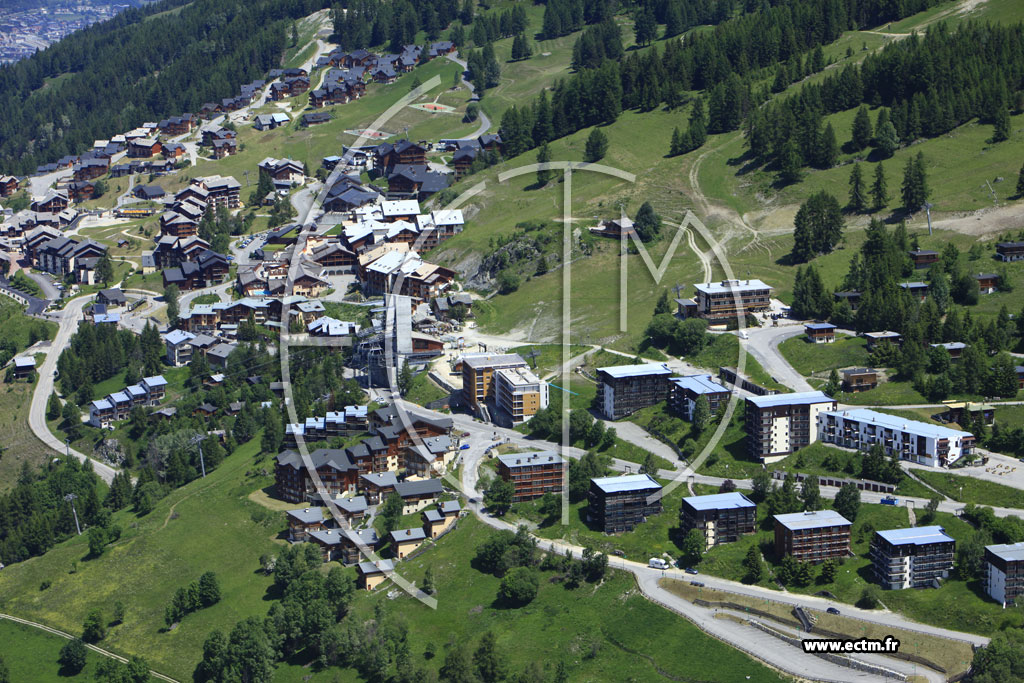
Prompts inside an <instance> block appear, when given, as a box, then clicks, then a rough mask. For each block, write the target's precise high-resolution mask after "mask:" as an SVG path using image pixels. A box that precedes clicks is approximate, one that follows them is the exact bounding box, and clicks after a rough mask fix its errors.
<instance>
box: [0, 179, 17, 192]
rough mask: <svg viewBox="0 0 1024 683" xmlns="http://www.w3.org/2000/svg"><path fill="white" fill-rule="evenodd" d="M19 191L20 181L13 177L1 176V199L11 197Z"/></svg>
mask: <svg viewBox="0 0 1024 683" xmlns="http://www.w3.org/2000/svg"><path fill="white" fill-rule="evenodd" d="M17 191H18V179H17V178H15V177H14V176H12V175H0V197H10V196H11V195H12V194H14V193H15V192H17Z"/></svg>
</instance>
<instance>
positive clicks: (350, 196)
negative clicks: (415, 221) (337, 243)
mask: <svg viewBox="0 0 1024 683" xmlns="http://www.w3.org/2000/svg"><path fill="white" fill-rule="evenodd" d="M378 197H380V192H379V191H378V190H377V189H376V188H374V187H373V186H372V185H362V184H361V183H360V182H359V181H358V180H353V179H352V178H349V177H347V176H346V177H343V178H342V179H341V180H339V181H338V182H336V183H335V184H334V185H333V186H332V187H331V189H330V190H328V191H327V196H326V197H325V198H324V205H323V206H324V210H325V211H334V212H345V211H352V210H354V209H358V208H359V207H361V206H366V205H367V204H372V203H374V202H376V201H377V198H378ZM418 212H419V211H418V209H417V213H418Z"/></svg>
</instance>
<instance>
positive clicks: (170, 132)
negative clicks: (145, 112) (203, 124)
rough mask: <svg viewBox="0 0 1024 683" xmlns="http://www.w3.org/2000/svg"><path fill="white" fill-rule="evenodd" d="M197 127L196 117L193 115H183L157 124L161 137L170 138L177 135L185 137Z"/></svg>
mask: <svg viewBox="0 0 1024 683" xmlns="http://www.w3.org/2000/svg"><path fill="white" fill-rule="evenodd" d="M195 126H196V117H195V115H193V114H182V115H181V116H171V117H170V118H166V119H164V120H163V121H161V122H160V123H158V124H157V129H158V130H159V131H160V134H161V135H166V136H168V137H174V136H176V135H185V134H186V133H191V132H192V129H193V128H195Z"/></svg>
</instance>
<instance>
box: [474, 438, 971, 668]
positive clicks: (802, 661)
mask: <svg viewBox="0 0 1024 683" xmlns="http://www.w3.org/2000/svg"><path fill="white" fill-rule="evenodd" d="M477 429H478V431H479V425H477ZM471 443H472V441H471ZM463 453H464V454H465V455H463V456H462V458H463V467H462V471H461V474H462V489H463V492H464V493H465V494H466V495H467V496H468V497H469V506H470V509H472V511H473V513H474V514H475V515H476V516H477V517H478V518H479V519H481V520H482V521H483V522H484V523H485V524H487V525H489V526H492V527H494V528H497V529H510V530H511V529H513V527H512V525H511V524H508V523H506V522H504V521H502V520H500V519H496V518H494V517H492V516H490V515H489V514H486V512H485V511H484V509H483V508H482V506H481V499H482V494H481V492H480V491H479V490H478V482H479V473H478V467H479V464H480V460H481V458H482V457H483V452H482V450H479V449H471V450H469V451H463ZM538 546H539V547H540V548H541V549H542V550H546V551H550V552H555V553H558V554H560V555H564V554H566V553H567V552H571V553H572V554H573V555H575V556H576V557H579V556H580V555H581V554H582V552H583V549H582V548H581V547H578V546H573V545H571V544H566V543H563V542H560V541H549V540H546V539H538ZM609 566H611V567H613V568H616V569H621V570H623V571H628V572H630V573H632V574H633V575H634V576H635V577H636V580H637V585H638V587H639V588H640V591H641V592H642V593H643V595H644V596H645V597H647V598H648V599H650V600H652V601H653V602H656V603H658V604H661V605H662V606H664V607H666V608H668V609H670V610H672V611H674V612H676V613H678V614H680V615H681V616H683V617H685V618H687V619H688V620H690V621H691V622H693V623H694V624H696V625H697V626H698V627H700V628H701V630H703V631H705V632H706V633H708V634H710V635H712V636H714V637H716V638H719V639H720V640H723V641H725V642H726V643H728V644H730V645H732V646H734V647H736V648H738V649H740V650H743V651H745V652H747V653H748V654H750V655H751V656H753V657H756V658H757V659H760V660H762V661H764V662H765V663H767V664H769V665H770V666H773V667H775V668H777V669H780V670H782V671H785V672H787V673H789V674H791V675H793V676H796V677H798V678H801V679H819V680H831V681H870V680H875V678H876V677H874V676H871V675H868V674H864V673H861V672H858V671H854V670H852V669H849V668H847V667H843V666H838V665H835V664H832V663H831V662H828V661H826V660H823V659H821V658H819V657H816V656H814V655H809V654H806V653H804V652H803V651H802V650H799V649H797V648H796V647H791V646H787V645H785V644H784V643H782V642H781V641H779V640H778V639H776V638H774V637H772V636H770V635H768V634H766V633H764V632H762V631H759V630H757V629H755V628H753V627H751V626H747V625H744V624H740V623H737V622H734V621H731V620H726V619H717V618H715V611H713V610H709V609H705V608H703V607H699V606H697V605H694V604H693V603H691V602H689V601H687V600H684V599H683V598H681V597H679V596H677V595H675V594H674V593H671V592H669V591H668V590H666V589H665V588H663V587H662V586H661V585H660V584H659V580H660V579H662V578H674V579H679V580H687V578H688V577H687V575H686V574H685V573H683V572H681V571H679V570H668V571H660V570H655V569H651V568H649V567H647V566H645V565H643V564H640V563H637V562H631V561H628V560H624V559H621V558H617V557H611V558H609ZM701 581H702V582H704V583H705V584H706V585H708V586H710V587H714V588H719V589H720V590H724V591H730V592H734V593H741V594H744V595H751V596H753V597H756V598H759V599H765V598H769V599H773V600H776V601H778V602H785V603H788V604H792V605H800V606H804V607H808V608H811V609H817V610H825V609H827V608H828V607H831V606H834V605H835V606H840V605H839V604H838V603H832V602H831V601H828V600H825V599H822V598H816V597H813V596H804V595H793V594H780V593H778V592H777V591H770V590H768V589H762V588H758V587H756V586H753V587H752V586H744V585H743V584H738V583H735V582H732V581H726V580H724V579H716V578H714V577H705V576H702V577H701ZM780 598H783V599H780ZM841 607H842V609H843V610H844V614H846V615H847V616H852V617H854V618H859V619H864V620H865V621H870V622H873V623H880V624H884V625H888V626H892V627H899V628H906V629H908V630H915V631H919V632H924V633H930V634H933V635H941V636H944V637H948V638H954V639H956V640H965V641H967V642H971V643H977V644H984V643H987V642H988V641H987V639H985V638H981V637H979V636H973V635H971V634H962V633H958V632H955V631H946V630H945V629H937V628H934V627H930V626H925V625H922V624H916V623H913V622H909V621H907V620H905V619H903V618H902V617H900V616H899V615H897V614H893V613H877V612H866V611H863V610H858V609H856V608H852V607H850V606H848V605H845V604H842V605H841ZM878 663H879V664H881V665H883V666H888V667H889V668H892V669H896V670H899V671H901V672H903V673H907V674H910V673H913V672H914V668H913V665H912V664H911V665H909V666H908V665H907V663H906V662H900V661H898V660H888V659H885V660H884V661H882V660H878ZM919 673H923V674H925V675H926V676H927V678H928V679H929V680H934V681H941V680H943V678H942V676H941V675H938V673H937V672H926V671H924V670H922V671H921V672H919Z"/></svg>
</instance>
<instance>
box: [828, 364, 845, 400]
mask: <svg viewBox="0 0 1024 683" xmlns="http://www.w3.org/2000/svg"><path fill="white" fill-rule="evenodd" d="M842 386H843V385H842V382H841V381H840V379H839V371H838V370H836V369H835V368H832V372H831V373H830V374H829V376H828V383H827V384H825V389H824V392H825V393H826V394H828V395H829V396H832V397H835V395H836V394H838V393H839V390H840V389H841V388H842Z"/></svg>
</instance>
